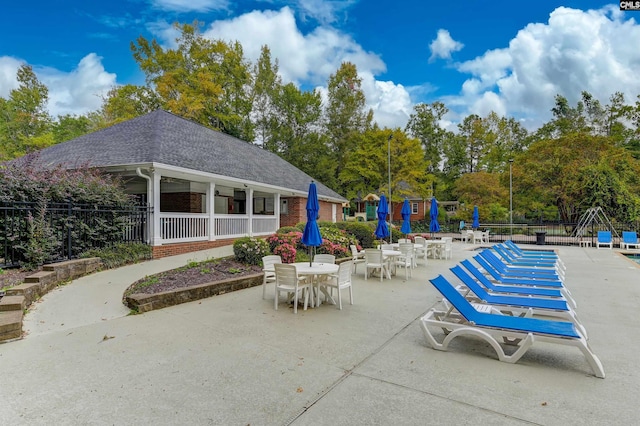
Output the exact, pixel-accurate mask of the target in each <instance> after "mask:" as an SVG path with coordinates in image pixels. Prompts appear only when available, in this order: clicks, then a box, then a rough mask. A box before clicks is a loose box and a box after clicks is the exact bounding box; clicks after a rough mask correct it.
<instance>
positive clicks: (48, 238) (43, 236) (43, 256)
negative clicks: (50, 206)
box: [16, 203, 60, 271]
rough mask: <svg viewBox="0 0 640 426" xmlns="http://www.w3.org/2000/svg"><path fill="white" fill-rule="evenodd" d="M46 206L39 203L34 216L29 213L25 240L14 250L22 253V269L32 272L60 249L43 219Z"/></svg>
mask: <svg viewBox="0 0 640 426" xmlns="http://www.w3.org/2000/svg"><path fill="white" fill-rule="evenodd" d="M45 212H46V206H44V204H43V203H39V205H38V207H37V208H36V216H35V217H34V216H32V215H31V213H29V214H28V216H27V237H26V238H27V239H26V241H25V240H23V241H20V242H19V243H18V244H16V248H17V249H19V250H21V251H22V256H23V257H24V262H23V264H22V267H23V268H24V269H26V270H28V271H33V270H35V269H37V268H38V266H40V265H42V264H44V263H45V262H46V261H47V260H49V259H51V258H54V257H55V253H56V251H57V250H58V249H59V248H60V243H59V240H58V239H57V238H56V236H55V234H54V232H53V229H51V226H50V225H49V222H47V220H46V218H45Z"/></svg>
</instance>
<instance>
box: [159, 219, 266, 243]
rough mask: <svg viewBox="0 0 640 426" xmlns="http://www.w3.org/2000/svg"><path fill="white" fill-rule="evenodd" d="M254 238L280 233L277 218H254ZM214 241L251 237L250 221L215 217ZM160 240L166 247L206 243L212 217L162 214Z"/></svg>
mask: <svg viewBox="0 0 640 426" xmlns="http://www.w3.org/2000/svg"><path fill="white" fill-rule="evenodd" d="M252 219H253V220H252V221H251V226H252V230H251V233H252V234H253V235H269V234H273V233H274V232H276V231H277V225H278V221H277V219H276V217H275V216H273V215H270V216H267V215H264V216H253V218H252ZM213 224H214V238H217V239H225V238H238V237H245V236H247V235H249V217H248V216H244V215H242V216H241V215H237V214H224V215H220V214H218V215H215V216H214V220H213ZM160 236H161V238H162V243H163V244H168V243H178V242H180V243H183V242H192V241H207V240H209V239H210V236H209V215H208V214H207V213H160Z"/></svg>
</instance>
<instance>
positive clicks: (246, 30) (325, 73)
mask: <svg viewBox="0 0 640 426" xmlns="http://www.w3.org/2000/svg"><path fill="white" fill-rule="evenodd" d="M203 35H204V36H205V37H208V38H211V39H224V40H238V41H239V42H240V43H241V44H242V46H243V49H244V54H245V56H246V57H247V59H249V60H250V61H252V62H255V61H257V59H258V58H259V56H260V49H261V48H262V46H263V45H265V44H266V45H268V46H269V48H270V50H271V56H272V59H274V60H275V59H278V64H279V73H280V75H281V77H282V79H283V81H285V82H293V83H295V84H296V85H298V86H302V85H306V86H311V87H313V86H317V88H318V89H319V90H320V91H321V93H325V92H326V84H327V82H328V79H329V76H330V75H331V74H334V73H335V72H336V71H337V70H338V68H339V67H340V65H341V64H342V63H343V62H346V61H348V62H352V63H354V64H355V65H356V67H357V69H358V74H359V76H360V77H361V79H362V89H363V91H364V93H365V96H366V98H367V102H368V106H367V107H370V108H372V109H373V111H374V115H375V120H376V121H377V122H378V123H379V124H380V125H382V126H385V125H386V126H389V127H396V126H400V127H403V126H404V125H405V124H406V122H407V118H408V115H409V113H410V112H411V110H412V104H411V100H410V96H409V93H408V91H407V90H406V89H405V88H404V87H403V86H402V85H399V84H395V83H393V82H390V81H386V82H383V81H377V80H376V79H375V77H374V76H375V75H377V74H379V73H381V72H384V71H385V70H386V66H385V64H384V62H383V61H382V60H381V59H380V57H379V56H378V55H376V54H374V53H371V52H366V51H365V50H364V49H362V46H360V45H359V44H358V43H356V42H355V41H354V40H353V39H352V38H351V37H350V36H348V35H346V34H343V33H341V32H340V31H338V30H336V29H334V28H331V27H317V28H316V29H315V30H313V31H312V32H310V33H309V34H306V35H305V34H302V32H301V31H300V30H299V29H298V27H297V24H296V20H295V17H294V14H293V11H292V10H291V9H290V8H288V7H284V8H282V9H281V10H279V11H263V12H260V11H253V12H250V13H247V14H244V15H241V16H238V17H236V18H234V19H230V20H225V21H216V22H213V23H212V24H211V25H210V26H209V28H208V29H207V30H206V31H204V33H203Z"/></svg>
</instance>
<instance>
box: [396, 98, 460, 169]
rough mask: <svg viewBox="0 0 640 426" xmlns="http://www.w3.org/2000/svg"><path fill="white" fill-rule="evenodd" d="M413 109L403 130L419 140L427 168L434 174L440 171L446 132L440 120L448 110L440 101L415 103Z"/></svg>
mask: <svg viewBox="0 0 640 426" xmlns="http://www.w3.org/2000/svg"><path fill="white" fill-rule="evenodd" d="M413 110H414V112H413V113H412V114H411V115H410V116H409V121H408V122H407V126H406V128H405V131H406V132H407V133H409V134H410V135H411V136H413V137H414V138H417V139H418V140H419V141H420V143H421V144H422V146H423V148H424V156H425V159H426V160H427V162H428V165H427V170H428V171H429V173H434V174H435V173H436V172H438V171H441V170H440V164H441V162H442V151H443V145H444V142H445V138H446V136H447V133H448V132H447V130H445V129H444V128H443V127H441V126H440V122H441V121H442V119H443V117H444V115H445V114H446V113H447V112H448V111H449V110H448V109H447V107H446V106H445V105H444V104H443V103H442V102H434V103H432V104H417V105H415V106H414V107H413Z"/></svg>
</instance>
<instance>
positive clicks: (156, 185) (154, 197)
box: [148, 167, 162, 246]
mask: <svg viewBox="0 0 640 426" xmlns="http://www.w3.org/2000/svg"><path fill="white" fill-rule="evenodd" d="M149 172H150V174H151V181H150V182H149V189H150V191H149V192H150V193H149V194H148V198H149V202H150V203H151V206H152V207H153V214H152V215H151V223H152V224H153V225H152V227H151V245H152V246H160V245H162V233H161V230H160V178H161V175H160V172H157V171H156V170H155V168H153V167H151V169H149Z"/></svg>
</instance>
